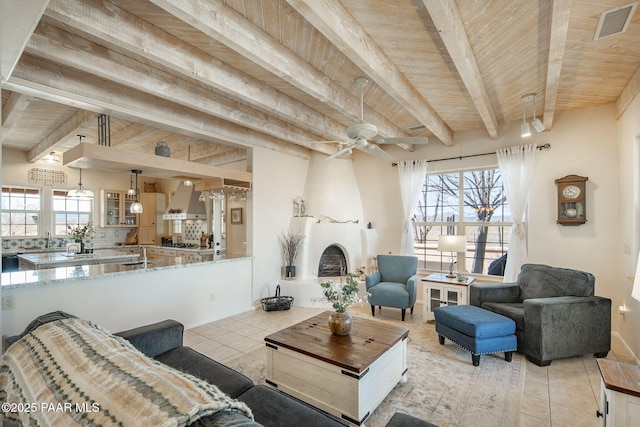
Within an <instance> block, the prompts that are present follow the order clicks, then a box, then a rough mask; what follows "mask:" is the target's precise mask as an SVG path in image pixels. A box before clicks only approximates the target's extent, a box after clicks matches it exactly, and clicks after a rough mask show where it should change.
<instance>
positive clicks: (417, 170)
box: [398, 160, 427, 255]
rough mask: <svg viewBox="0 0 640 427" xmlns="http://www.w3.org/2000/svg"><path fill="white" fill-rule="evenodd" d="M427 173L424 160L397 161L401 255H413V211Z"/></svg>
mask: <svg viewBox="0 0 640 427" xmlns="http://www.w3.org/2000/svg"><path fill="white" fill-rule="evenodd" d="M426 174H427V161H426V160H405V161H402V162H398V175H399V176H400V195H401V196H402V212H403V214H404V223H403V226H402V245H401V246H400V254H401V255H413V254H414V248H413V222H412V221H411V218H413V212H414V211H415V209H416V205H417V204H418V199H419V198H420V193H421V191H422V186H423V184H424V178H425V176H426Z"/></svg>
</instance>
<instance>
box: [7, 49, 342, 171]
mask: <svg viewBox="0 0 640 427" xmlns="http://www.w3.org/2000/svg"><path fill="white" fill-rule="evenodd" d="M4 86H5V87H6V88H7V89H9V90H13V91H16V92H21V93H27V94H29V95H33V96H36V97H39V98H43V99H46V100H49V101H53V102H58V103H61V104H64V105H70V106H74V107H76V108H82V109H85V110H89V111H94V112H96V113H103V114H111V115H112V116H113V115H117V116H118V117H121V118H123V119H126V120H130V121H135V122H139V123H143V124H147V125H149V126H152V127H157V128H159V129H166V130H171V131H174V132H180V133H186V134H187V135H192V136H195V137H198V138H203V139H207V140H211V141H213V142H219V143H222V144H227V145H229V144H231V145H234V144H235V145H238V146H242V147H251V146H259V147H263V148H266V149H270V150H275V151H280V152H283V153H286V154H290V155H292V156H296V157H300V158H304V159H308V158H309V149H307V148H304V147H301V146H298V145H295V144H291V143H288V142H285V141H282V140H279V139H276V138H273V137H271V136H269V135H265V134H263V133H259V132H256V131H253V130H251V129H247V128H245V127H243V126H239V125H235V124H233V123H229V122H227V121H225V120H221V119H218V118H215V117H213V116H210V115H207V114H204V113H202V112H199V111H196V110H192V109H189V108H186V107H183V106H180V105H176V104H173V103H171V102H169V101H166V100H163V99H160V98H158V97H155V96H152V95H148V94H146V93H144V92H138V91H135V90H132V89H130V88H126V87H122V86H120V85H117V84H115V83H113V82H108V81H104V80H101V79H96V78H89V77H88V75H87V74H86V73H83V72H81V71H79V70H74V69H69V68H65V67H61V66H59V65H56V64H51V63H48V62H47V61H43V60H41V59H37V58H34V57H31V56H29V55H23V57H22V59H21V61H20V63H19V64H18V66H17V67H16V69H15V72H14V74H13V76H12V77H11V78H10V79H9V81H8V82H6V83H5V84H4ZM326 151H327V154H328V153H331V152H332V151H331V147H326Z"/></svg>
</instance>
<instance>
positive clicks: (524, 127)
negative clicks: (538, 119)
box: [520, 122, 531, 138]
mask: <svg viewBox="0 0 640 427" xmlns="http://www.w3.org/2000/svg"><path fill="white" fill-rule="evenodd" d="M520 136H521V137H523V138H527V137H529V136H531V128H530V127H529V123H526V122H525V123H523V124H521V125H520Z"/></svg>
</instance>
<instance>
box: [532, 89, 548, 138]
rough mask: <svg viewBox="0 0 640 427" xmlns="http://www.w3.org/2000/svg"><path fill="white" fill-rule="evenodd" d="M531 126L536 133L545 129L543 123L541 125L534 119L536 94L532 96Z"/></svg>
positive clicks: (538, 120)
mask: <svg viewBox="0 0 640 427" xmlns="http://www.w3.org/2000/svg"><path fill="white" fill-rule="evenodd" d="M531 126H533V128H534V129H535V130H536V131H537V132H543V131H544V130H545V129H546V127H545V126H544V123H542V121H541V120H540V119H539V118H537V117H536V94H535V93H534V94H533V121H532V122H531Z"/></svg>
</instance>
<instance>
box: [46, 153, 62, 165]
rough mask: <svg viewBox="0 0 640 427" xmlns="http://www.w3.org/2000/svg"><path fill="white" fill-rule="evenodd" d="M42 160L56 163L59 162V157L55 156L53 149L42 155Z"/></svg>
mask: <svg viewBox="0 0 640 427" xmlns="http://www.w3.org/2000/svg"><path fill="white" fill-rule="evenodd" d="M42 160H43V161H45V162H47V163H58V162H60V159H59V158H58V156H56V153H54V152H53V151H52V152H50V153H49V154H47V155H46V156H44V157H43V158H42Z"/></svg>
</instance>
